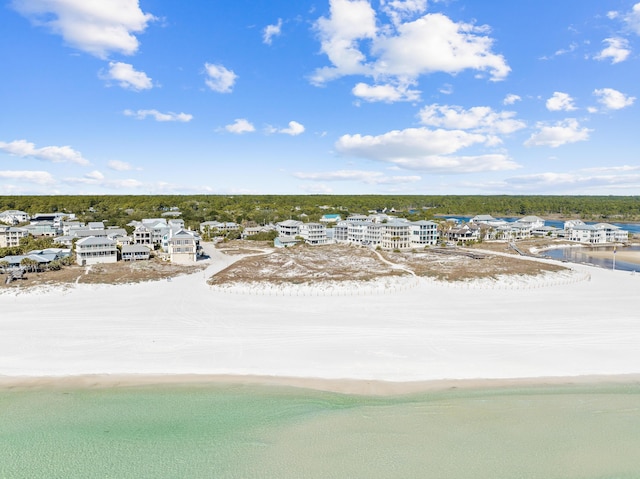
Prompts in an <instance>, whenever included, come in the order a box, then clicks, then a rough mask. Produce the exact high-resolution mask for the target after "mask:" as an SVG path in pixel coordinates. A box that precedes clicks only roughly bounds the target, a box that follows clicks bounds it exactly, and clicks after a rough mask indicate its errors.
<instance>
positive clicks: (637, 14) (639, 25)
mask: <svg viewBox="0 0 640 479" xmlns="http://www.w3.org/2000/svg"><path fill="white" fill-rule="evenodd" d="M624 20H625V22H626V23H627V25H628V26H629V28H631V29H632V30H633V31H634V32H635V33H637V34H638V35H640V3H636V4H635V5H634V6H633V8H632V9H631V11H630V12H629V13H627V14H626V15H625V16H624Z"/></svg>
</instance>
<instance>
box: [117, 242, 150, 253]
mask: <svg viewBox="0 0 640 479" xmlns="http://www.w3.org/2000/svg"><path fill="white" fill-rule="evenodd" d="M150 252H151V251H150V250H149V248H147V247H146V246H144V245H141V244H125V245H122V254H125V253H150Z"/></svg>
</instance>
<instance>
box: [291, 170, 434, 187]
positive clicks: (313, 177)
mask: <svg viewBox="0 0 640 479" xmlns="http://www.w3.org/2000/svg"><path fill="white" fill-rule="evenodd" d="M293 176H295V177H296V178H299V179H301V180H310V181H359V182H362V183H366V184H370V185H391V184H402V183H414V182H416V181H420V180H421V179H422V178H421V177H420V176H417V175H411V176H388V175H385V174H384V173H381V172H379V171H363V170H337V171H327V172H316V173H302V172H298V173H294V174H293Z"/></svg>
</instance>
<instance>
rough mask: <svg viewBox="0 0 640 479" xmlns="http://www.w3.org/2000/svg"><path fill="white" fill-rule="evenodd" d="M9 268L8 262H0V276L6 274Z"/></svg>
mask: <svg viewBox="0 0 640 479" xmlns="http://www.w3.org/2000/svg"><path fill="white" fill-rule="evenodd" d="M8 267H9V262H8V261H4V260H3V261H0V268H1V269H2V274H5V273H6V272H7V268H8Z"/></svg>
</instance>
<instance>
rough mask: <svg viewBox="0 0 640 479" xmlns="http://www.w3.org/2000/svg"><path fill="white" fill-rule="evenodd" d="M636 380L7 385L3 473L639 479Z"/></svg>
mask: <svg viewBox="0 0 640 479" xmlns="http://www.w3.org/2000/svg"><path fill="white" fill-rule="evenodd" d="M639 450H640V385H639V384H593V385H567V386H527V387H522V388H513V387H511V388H499V389H478V390H475V389H448V390H446V391H435V392H425V393H420V394H412V395H407V396H395V397H364V396H354V395H342V394H337V393H329V392H320V391H313V390H306V389H297V388H289V387H282V386H278V387H275V386H246V385H224V384H215V385H184V386H167V385H164V386H138V387H119V388H98V389H90V388H87V389H73V388H62V387H49V388H32V389H28V388H22V389H21V388H14V389H8V388H5V389H0V478H5V477H6V478H34V477H47V478H105V477H113V478H129V477H131V478H182V477H189V478H214V477H215V478H259V477H260V478H301V477H305V478H316V477H317V478H345V477H350V478H360V477H362V478H389V477H398V478H413V477H415V478H424V477H429V478H475V479H483V478H494V479H496V478H513V477H519V478H546V479H547V478H548V479H551V478H584V479H603V478H637V477H640V455H639V454H638V451H639Z"/></svg>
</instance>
